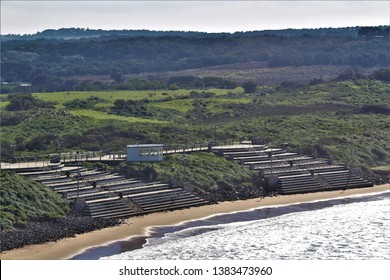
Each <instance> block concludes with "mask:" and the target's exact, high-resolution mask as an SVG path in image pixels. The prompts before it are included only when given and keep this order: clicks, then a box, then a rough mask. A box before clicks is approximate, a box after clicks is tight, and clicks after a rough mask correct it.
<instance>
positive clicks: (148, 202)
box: [129, 188, 206, 213]
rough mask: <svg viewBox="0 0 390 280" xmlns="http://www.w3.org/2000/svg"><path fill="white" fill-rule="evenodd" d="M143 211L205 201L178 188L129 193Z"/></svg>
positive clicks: (180, 206)
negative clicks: (145, 192)
mask: <svg viewBox="0 0 390 280" xmlns="http://www.w3.org/2000/svg"><path fill="white" fill-rule="evenodd" d="M129 198H131V199H132V200H133V201H134V202H136V203H137V204H138V205H139V206H140V207H141V208H142V210H143V212H144V213H150V212H157V211H165V210H173V209H179V208H186V207H191V206H199V205H204V204H206V201H205V200H203V199H201V198H199V197H197V196H195V195H193V194H191V193H189V192H186V191H184V190H182V189H180V188H176V189H169V190H165V191H157V192H154V193H147V194H142V193H140V194H137V195H130V196H129Z"/></svg>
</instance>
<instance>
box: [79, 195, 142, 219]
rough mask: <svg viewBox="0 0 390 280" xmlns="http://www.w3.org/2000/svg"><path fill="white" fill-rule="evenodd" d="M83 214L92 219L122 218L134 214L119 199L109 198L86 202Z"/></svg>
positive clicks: (132, 210)
mask: <svg viewBox="0 0 390 280" xmlns="http://www.w3.org/2000/svg"><path fill="white" fill-rule="evenodd" d="M83 214H84V215H86V216H91V217H94V218H97V217H99V218H124V217H130V216H134V215H135V214H136V212H135V211H134V209H132V208H131V207H130V206H129V205H128V204H127V203H125V202H124V201H123V200H122V199H120V198H119V197H109V198H105V199H97V200H90V201H87V203H86V207H85V209H84V212H83Z"/></svg>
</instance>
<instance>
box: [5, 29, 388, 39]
mask: <svg viewBox="0 0 390 280" xmlns="http://www.w3.org/2000/svg"><path fill="white" fill-rule="evenodd" d="M256 35H277V36H287V37H289V36H302V35H310V36H340V37H358V36H382V35H384V36H389V27H386V26H382V27H358V26H356V27H344V28H311V29H310V28H305V29H291V28H290V29H283V30H261V31H247V32H235V33H233V34H231V33H207V32H196V31H157V30H145V29H142V30H131V29H122V30H102V29H89V28H60V29H46V30H43V31H41V32H37V33H34V34H26V35H18V34H8V35H2V36H1V39H2V40H27V39H28V40H35V39H57V40H72V39H83V38H101V37H103V39H104V37H105V38H107V37H133V38H134V37H150V38H152V37H154V38H155V37H184V38H212V37H214V38H216V37H251V36H256Z"/></svg>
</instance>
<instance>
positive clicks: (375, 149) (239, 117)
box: [1, 79, 390, 167]
mask: <svg viewBox="0 0 390 280" xmlns="http://www.w3.org/2000/svg"><path fill="white" fill-rule="evenodd" d="M389 90H390V85H389V84H388V83H384V82H381V81H376V80H370V79H361V80H352V81H351V80H349V81H339V82H331V83H319V84H316V85H311V86H296V85H288V84H287V85H284V86H283V85H282V86H276V87H271V86H259V87H257V90H256V92H255V93H251V94H246V93H244V90H243V89H242V88H240V87H238V88H236V89H233V90H230V89H213V88H210V89H207V90H199V89H194V90H167V91H161V90H155V91H153V90H144V91H112V92H107V91H102V92H98V91H94V92H59V93H37V94H33V96H34V97H35V98H36V99H38V100H40V101H41V102H43V101H44V102H51V103H50V104H52V106H54V108H43V109H39V108H36V109H31V110H26V111H18V112H15V111H8V110H7V107H5V110H2V118H1V122H2V131H3V133H2V134H1V141H2V144H3V145H2V157H3V158H4V159H7V157H8V159H9V158H10V157H12V152H15V154H16V155H19V156H20V155H26V154H29V153H31V152H37V153H40V152H58V151H71V150H93V151H96V150H106V151H123V149H124V147H125V146H126V145H127V144H132V143H164V144H165V145H175V144H178V145H183V143H184V142H185V141H187V142H188V143H204V144H207V142H210V141H214V140H215V139H214V138H215V132H216V134H217V140H219V141H221V140H222V141H224V140H250V139H253V138H264V139H267V140H268V141H270V144H271V145H281V144H282V143H289V147H290V149H292V150H295V151H299V150H300V151H302V152H303V151H304V152H306V153H313V152H317V154H319V155H320V156H324V157H331V158H333V159H334V161H335V162H343V163H347V164H349V163H352V161H353V164H355V165H357V166H365V167H372V166H380V165H389V163H390V154H389V153H390V149H389V146H388V139H390V130H389V125H388V124H389V123H390V117H389V107H390V94H389ZM3 100H6V98H4V99H3ZM4 102H5V101H4ZM37 104H39V102H37ZM12 145H15V146H14V147H13V146H12ZM12 147H13V148H14V150H13V149H12ZM351 152H352V156H351Z"/></svg>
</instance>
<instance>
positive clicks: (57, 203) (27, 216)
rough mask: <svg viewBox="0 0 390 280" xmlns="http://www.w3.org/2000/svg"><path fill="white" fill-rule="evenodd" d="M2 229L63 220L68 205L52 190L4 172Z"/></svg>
mask: <svg viewBox="0 0 390 280" xmlns="http://www.w3.org/2000/svg"><path fill="white" fill-rule="evenodd" d="M0 179H1V190H0V204H1V211H0V224H1V230H3V229H5V228H10V227H12V226H20V225H21V224H23V223H25V222H27V221H31V220H45V219H49V218H62V217H65V216H66V214H67V213H68V212H69V211H70V208H69V205H68V202H67V201H66V200H64V199H62V198H61V197H60V196H59V195H58V194H56V193H54V192H53V191H52V190H51V189H50V188H48V187H46V186H44V185H42V184H39V183H37V182H34V181H32V180H30V179H28V178H26V177H23V176H20V175H18V174H16V173H14V172H10V171H4V170H1V171H0Z"/></svg>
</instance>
